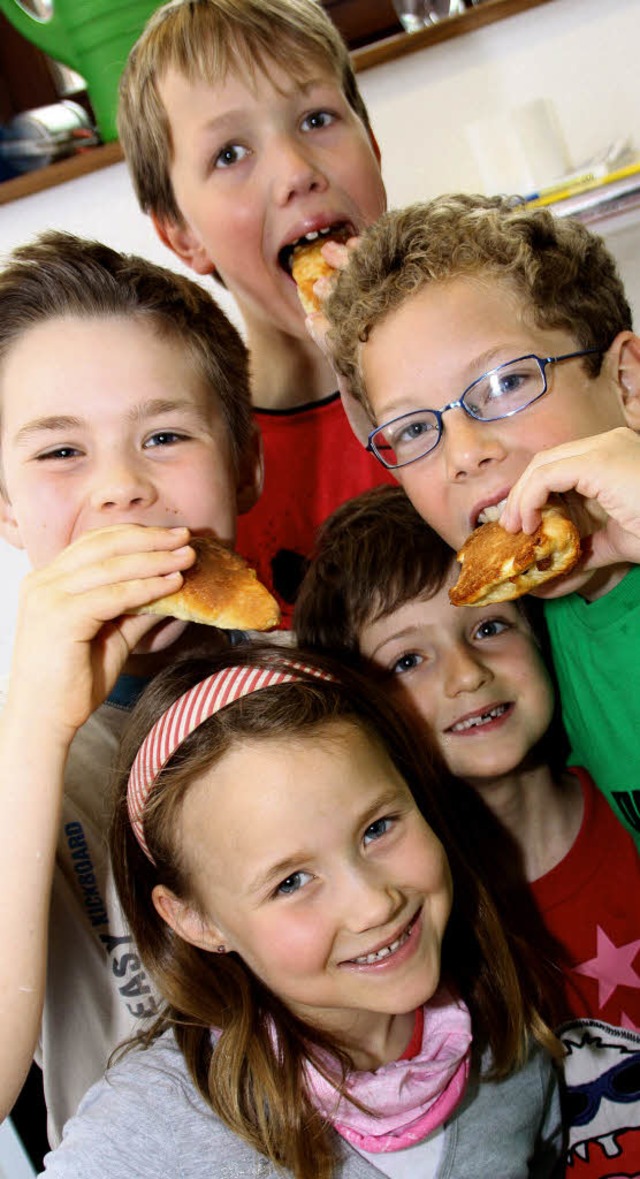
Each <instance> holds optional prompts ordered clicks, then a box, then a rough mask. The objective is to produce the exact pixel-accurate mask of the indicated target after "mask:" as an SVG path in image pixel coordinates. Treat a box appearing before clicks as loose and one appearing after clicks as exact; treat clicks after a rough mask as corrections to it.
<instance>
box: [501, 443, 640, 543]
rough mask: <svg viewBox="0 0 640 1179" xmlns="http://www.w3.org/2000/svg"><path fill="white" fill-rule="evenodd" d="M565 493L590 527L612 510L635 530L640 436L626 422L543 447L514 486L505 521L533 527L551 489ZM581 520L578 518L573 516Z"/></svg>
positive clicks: (508, 525) (527, 529) (512, 525)
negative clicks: (617, 426) (605, 429)
mask: <svg viewBox="0 0 640 1179" xmlns="http://www.w3.org/2000/svg"><path fill="white" fill-rule="evenodd" d="M553 493H557V494H567V493H575V495H574V496H573V500H572V496H570V495H569V496H568V498H569V499H570V500H572V514H573V511H578V512H579V514H580V515H581V516H582V528H586V529H587V531H590V529H593V527H598V526H601V523H602V522H603V520H605V518H606V516H607V515H609V516H612V518H614V519H615V520H616V521H618V522H619V523H620V525H621V526H622V527H627V528H632V529H633V531H634V532H635V529H636V523H638V519H636V518H638V507H636V506H638V503H639V502H640V439H639V437H638V435H636V434H635V433H634V432H633V430H629V429H627V428H626V427H622V428H618V429H614V430H609V432H607V433H605V434H599V435H595V436H590V437H585V439H576V440H575V441H573V442H566V443H563V444H562V446H557V447H553V448H552V449H549V450H543V452H541V453H540V454H537V455H536V456H535V457H534V459H533V460H532V462H530V463H529V466H528V467H527V469H526V470H524V472H523V474H522V475H521V476H520V479H519V480H517V481H516V482H515V483H514V486H513V488H512V490H510V494H509V498H508V500H507V505H506V507H504V512H503V513H502V518H501V522H502V525H503V527H504V528H507V529H508V531H512V532H515V531H517V529H519V528H520V527H522V528H523V529H524V532H533V531H534V528H535V527H536V526H537V522H539V520H540V508H541V507H543V505H545V503H546V502H547V500H548V498H549V495H552V494H553ZM575 522H576V523H578V525H579V526H580V520H578V519H576V521H575Z"/></svg>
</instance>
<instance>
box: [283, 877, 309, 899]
mask: <svg viewBox="0 0 640 1179" xmlns="http://www.w3.org/2000/svg"><path fill="white" fill-rule="evenodd" d="M305 878H306V879H305ZM308 880H311V873H310V872H292V873H291V875H290V876H287V879H286V880H283V881H282V882H281V883H280V884H279V885H278V887H277V888H276V896H284V897H290V896H291V895H292V894H293V893H294V892H299V890H300V889H301V888H303V887H304V885H305V884H306V883H307V881H308Z"/></svg>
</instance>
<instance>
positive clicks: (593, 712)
mask: <svg viewBox="0 0 640 1179" xmlns="http://www.w3.org/2000/svg"><path fill="white" fill-rule="evenodd" d="M326 315H327V318H328V320H329V324H330V334H329V347H330V349H331V350H332V354H333V357H334V363H335V365H336V368H337V370H338V372H339V373H340V374H341V376H342V378H343V379H344V380H345V383H346V384H347V385H348V387H349V394H347V395H346V396H347V397H350V398H351V400H352V401H353V402H354V403H355V405H356V410H359V412H360V414H361V415H362V418H361V421H362V420H366V421H367V422H368V440H367V445H368V448H369V449H371V450H372V451H373V452H374V453H375V454H376V456H377V457H378V459H379V461H380V462H381V464H382V465H384V466H385V467H386V468H387V469H389V470H391V471H393V473H394V475H395V476H396V478H397V479H398V481H399V482H400V483H401V485H402V487H403V488H404V490H405V491H406V493H407V495H408V496H409V498H410V499H411V501H412V503H413V505H414V507H415V508H416V509H417V511H418V512H419V513H420V515H421V516H422V517H423V518H424V519H425V520H426V521H427V522H428V523H429V524H431V525H432V527H433V528H434V529H435V530H436V531H437V532H438V533H439V534H440V535H441V536H442V537H443V538H444V539H445V540H446V541H447V542H448V543H449V544H450V545H451V546H452V547H453V548H455V549H456V550H457V549H459V548H460V547H461V545H462V544H463V542H464V540H465V539H466V537H467V535H468V534H469V533H470V532H471V530H472V529H473V528H475V527H476V526H477V525H478V524H482V523H483V522H485V521H486V520H487V519H490V518H492V517H495V516H496V515H497V514H499V513H500V512H502V515H501V520H502V523H503V525H504V527H505V528H507V529H508V530H510V531H517V530H518V529H519V528H524V529H525V530H526V531H529V532H530V531H533V530H534V529H535V528H536V527H537V525H538V523H539V519H540V509H541V508H542V507H543V506H544V504H545V503H546V502H547V499H548V497H549V496H550V495H552V494H562V495H563V496H565V498H566V500H567V503H568V506H569V509H570V511H571V514H572V516H573V517H574V520H575V522H576V523H577V524H578V527H579V529H580V532H581V535H582V546H583V556H582V559H581V561H580V562H579V564H578V565H577V566H576V568H575V569H574V570H573V571H572V572H571V573H570V574H569V575H568V576H567V577H565V578H562V579H558V580H557V581H553V582H550V583H549V585H548V588H545V589H544V591H543V590H542V589H541V590H540V591H539V596H541V597H542V596H544V597H546V598H549V600H548V601H547V602H546V604H545V617H546V620H547V624H548V627H549V632H550V638H551V645H552V651H553V658H554V663H555V666H556V671H557V674H558V679H559V685H560V697H561V700H562V706H563V715H564V721H565V725H566V728H567V731H568V734H569V737H570V741H571V746H572V750H573V755H574V758H575V759H576V760H577V761H578V762H579V763H580V764H582V765H585V766H586V767H587V769H588V770H589V771H590V772H591V773H592V774H593V776H594V778H595V780H596V781H597V782H598V784H599V785H600V787H601V788H602V789H604V790H605V791H606V793H607V797H608V799H609V801H610V802H611V805H612V806H613V808H614V811H615V813H616V814H617V815H618V817H619V818H620V819H622V821H623V822H624V823H625V824H626V825H627V827H628V828H629V830H631V832H632V833H633V834H634V836H635V838H636V841H638V839H640V795H639V793H638V790H637V786H636V782H637V778H638V773H639V771H640V762H639V760H638V750H637V739H636V733H637V729H638V723H639V722H640V709H639V708H638V704H637V697H638V693H637V692H636V691H634V690H633V686H634V685H637V683H638V666H639V664H640V651H639V650H638V638H637V636H638V634H639V633H640V628H639V626H638V622H639V621H640V617H639V615H640V570H639V569H638V568H637V564H638V562H639V561H640V514H639V512H638V504H639V503H640V438H639V437H638V434H637V433H636V430H637V429H638V428H639V427H640V339H638V337H637V336H636V335H635V334H634V333H633V330H632V324H631V314H630V310H629V306H628V303H627V301H626V299H625V296H624V291H623V287H622V283H621V282H620V279H619V277H618V275H617V273H616V269H615V265H614V262H613V260H612V258H611V256H610V255H609V253H608V251H607V250H606V248H605V246H604V244H603V242H602V241H601V240H600V239H599V238H598V237H596V236H595V235H594V234H592V233H591V232H590V231H589V230H588V229H587V228H586V227H584V226H582V225H580V224H579V223H574V222H571V221H565V220H561V219H557V218H554V217H553V216H552V215H551V214H550V213H549V212H548V211H547V210H542V209H538V210H528V209H526V208H525V207H523V206H522V205H520V204H518V203H517V202H515V201H513V200H508V199H506V198H499V197H496V198H488V197H475V196H468V195H460V196H447V197H442V198H439V199H436V200H434V201H430V202H428V203H426V204H422V205H414V206H411V207H409V208H407V209H404V210H399V211H396V212H391V213H387V214H385V215H384V216H383V217H382V218H381V219H380V220H379V222H378V223H377V224H376V225H375V226H373V227H372V228H371V229H370V230H368V231H366V232H365V234H364V235H363V238H362V240H361V242H360V244H359V245H358V247H357V248H356V249H355V250H354V251H353V252H352V255H351V257H350V260H349V262H348V264H347V265H346V268H345V269H344V270H343V271H342V273H341V274H340V276H339V278H338V280H337V282H336V284H335V289H334V290H333V292H332V293H331V294H330V296H329V298H328V299H327V302H326ZM354 413H355V411H352V414H351V417H352V420H354ZM361 440H363V439H362V438H361ZM551 598H553V600H550V599H551Z"/></svg>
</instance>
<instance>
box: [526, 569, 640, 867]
mask: <svg viewBox="0 0 640 1179" xmlns="http://www.w3.org/2000/svg"><path fill="white" fill-rule="evenodd" d="M545 618H546V620H547V625H548V628H549V636H550V639H551V648H552V651H553V660H554V664H555V668H556V672H557V676H558V683H559V687H560V698H561V701H562V716H563V719H564V723H565V726H566V729H567V733H568V735H569V740H570V742H571V750H572V761H573V763H574V764H575V765H581V766H585V767H586V769H587V770H588V771H589V773H590V774H591V776H592V777H593V779H594V781H595V782H596V783H597V785H598V786H599V788H600V790H602V792H603V794H604V795H605V796H606V798H607V799H608V801H609V803H610V804H611V806H612V807H613V810H614V811H615V813H616V815H617V816H618V818H619V819H621V820H622V822H623V823H624V824H625V826H626V827H627V828H628V829H629V831H631V834H632V835H633V836H634V837H635V840H636V844H637V845H638V847H640V565H639V566H634V568H633V569H630V570H629V572H628V573H627V574H626V576H625V577H624V578H623V580H622V581H621V582H620V584H619V585H617V586H616V587H615V589H613V590H611V591H610V592H609V593H608V594H605V596H604V597H602V598H598V599H597V600H596V601H595V602H585V600H584V598H581V597H580V596H579V595H578V594H568V595H567V597H566V598H555V599H553V600H552V601H549V602H545Z"/></svg>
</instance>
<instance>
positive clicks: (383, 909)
mask: <svg viewBox="0 0 640 1179" xmlns="http://www.w3.org/2000/svg"><path fill="white" fill-rule="evenodd" d="M341 895H342V900H343V905H344V910H345V913H346V915H347V925H348V928H349V929H350V930H351V931H352V932H354V933H366V932H367V931H368V930H372V931H373V930H378V929H384V927H385V926H387V927H388V926H389V924H390V923H391V922H393V919H394V917H395V916H397V915H398V914H399V913H401V912H402V909H403V907H404V898H403V896H402V892H401V890H400V889H399V888H398V887H397V885H396V884H395V883H394V882H393V881H391V880H389V879H388V877H387V875H386V873H384V872H383V871H381V870H380V869H379V868H377V867H374V866H373V865H371V864H370V863H368V862H367V861H364V860H363V861H360V862H359V863H358V864H357V866H354V868H353V869H352V871H351V872H350V873H349V874H348V878H347V879H346V880H344V881H343V885H342V888H341Z"/></svg>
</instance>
